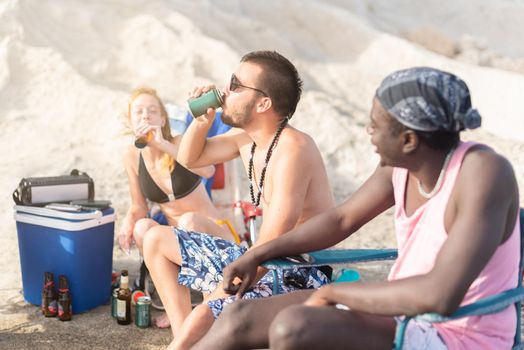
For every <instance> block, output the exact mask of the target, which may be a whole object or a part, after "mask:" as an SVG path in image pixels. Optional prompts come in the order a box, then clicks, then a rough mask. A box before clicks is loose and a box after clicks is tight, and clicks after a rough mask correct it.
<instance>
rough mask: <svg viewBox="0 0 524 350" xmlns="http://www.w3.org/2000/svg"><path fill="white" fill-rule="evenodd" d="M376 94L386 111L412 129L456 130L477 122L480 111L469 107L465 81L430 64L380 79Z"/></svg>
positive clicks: (466, 127) (479, 121)
mask: <svg viewBox="0 0 524 350" xmlns="http://www.w3.org/2000/svg"><path fill="white" fill-rule="evenodd" d="M376 97H377V98H378V100H379V101H380V103H381V104H382V106H383V107H384V108H385V109H386V110H387V111H388V113H389V114H391V115H392V116H393V117H395V119H397V120H398V121H399V122H400V123H401V124H402V125H404V126H407V127H408V128H410V129H413V130H419V131H437V130H444V131H450V132H458V131H461V130H464V129H475V128H478V127H479V126H480V123H481V117H480V114H479V113H478V112H477V110H476V109H473V108H471V98H470V95H469V90H468V87H467V85H466V83H465V82H464V81H462V80H461V79H460V78H458V77H457V76H455V75H453V74H451V73H447V72H443V71H440V70H437V69H434V68H428V67H416V68H410V69H405V70H400V71H397V72H394V73H392V74H390V75H388V76H387V77H386V78H385V79H384V80H383V81H382V83H381V84H380V87H379V88H378V89H377V92H376Z"/></svg>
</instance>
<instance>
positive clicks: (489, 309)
mask: <svg viewBox="0 0 524 350" xmlns="http://www.w3.org/2000/svg"><path fill="white" fill-rule="evenodd" d="M520 238H521V239H520V264H519V280H518V284H517V287H516V288H513V289H510V290H507V291H504V292H502V293H499V294H496V295H492V296H489V297H486V298H483V299H480V300H478V301H477V302H475V303H472V304H468V305H464V306H461V307H460V308H459V309H458V310H456V311H455V312H454V313H453V314H452V315H449V316H443V315H440V314H437V313H426V314H421V315H417V316H413V317H408V316H406V317H405V318H404V319H403V320H402V322H401V323H400V324H399V326H398V327H397V330H396V334H395V343H394V348H395V349H397V350H400V349H402V346H403V344H404V336H405V332H406V328H407V325H408V323H409V322H410V321H411V320H421V321H425V322H431V323H440V322H447V321H451V320H455V319H458V318H461V317H465V316H479V315H486V314H492V313H496V312H499V311H502V310H504V309H505V308H506V307H508V306H510V305H512V304H513V305H515V311H516V313H517V327H516V330H515V338H514V342H513V348H512V349H513V350H516V349H523V348H524V344H523V343H522V340H521V335H520V333H521V302H522V300H524V288H523V287H522V274H523V272H524V261H523V257H524V242H523V241H524V209H522V208H521V209H520ZM396 257H397V253H396V250H393V249H334V250H322V251H316V252H311V253H308V254H302V255H299V256H295V257H287V258H280V259H274V260H270V261H267V262H265V263H264V264H263V266H264V267H266V268H268V269H271V270H272V271H273V276H274V281H275V282H274V285H273V293H274V294H278V293H279V286H280V285H281V281H279V280H278V275H277V273H276V270H277V269H289V268H293V267H308V266H319V265H326V264H329V265H333V264H345V263H356V262H364V261H376V260H386V259H395V258H396Z"/></svg>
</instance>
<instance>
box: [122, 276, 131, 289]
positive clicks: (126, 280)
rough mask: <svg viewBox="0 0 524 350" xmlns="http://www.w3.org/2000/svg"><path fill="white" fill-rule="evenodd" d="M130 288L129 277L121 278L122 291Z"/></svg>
mask: <svg viewBox="0 0 524 350" xmlns="http://www.w3.org/2000/svg"><path fill="white" fill-rule="evenodd" d="M128 287H129V277H128V276H120V289H128Z"/></svg>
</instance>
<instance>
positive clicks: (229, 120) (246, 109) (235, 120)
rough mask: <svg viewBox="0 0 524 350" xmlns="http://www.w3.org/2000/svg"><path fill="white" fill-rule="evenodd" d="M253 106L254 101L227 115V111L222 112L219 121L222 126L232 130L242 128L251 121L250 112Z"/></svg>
mask: <svg viewBox="0 0 524 350" xmlns="http://www.w3.org/2000/svg"><path fill="white" fill-rule="evenodd" d="M254 106H255V101H251V102H249V103H248V104H247V105H244V106H242V108H240V110H239V111H236V112H233V113H231V114H229V113H228V112H227V110H224V111H222V115H221V117H220V118H221V119H222V122H224V124H226V125H229V126H232V127H234V128H243V127H245V126H246V125H247V124H249V122H250V121H251V112H252V110H253V108H254Z"/></svg>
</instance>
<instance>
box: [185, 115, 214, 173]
mask: <svg viewBox="0 0 524 350" xmlns="http://www.w3.org/2000/svg"><path fill="white" fill-rule="evenodd" d="M211 124H212V123H207V122H201V121H197V120H194V121H193V122H192V123H191V124H190V125H189V128H187V130H186V131H185V132H184V135H183V136H182V140H181V141H180V145H179V147H178V154H177V162H178V163H180V164H182V165H183V166H185V167H186V168H197V167H202V166H206V165H210V164H199V163H198V159H199V158H200V155H201V154H202V152H203V151H204V146H205V144H206V137H207V133H208V131H209V128H210V127H211Z"/></svg>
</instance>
